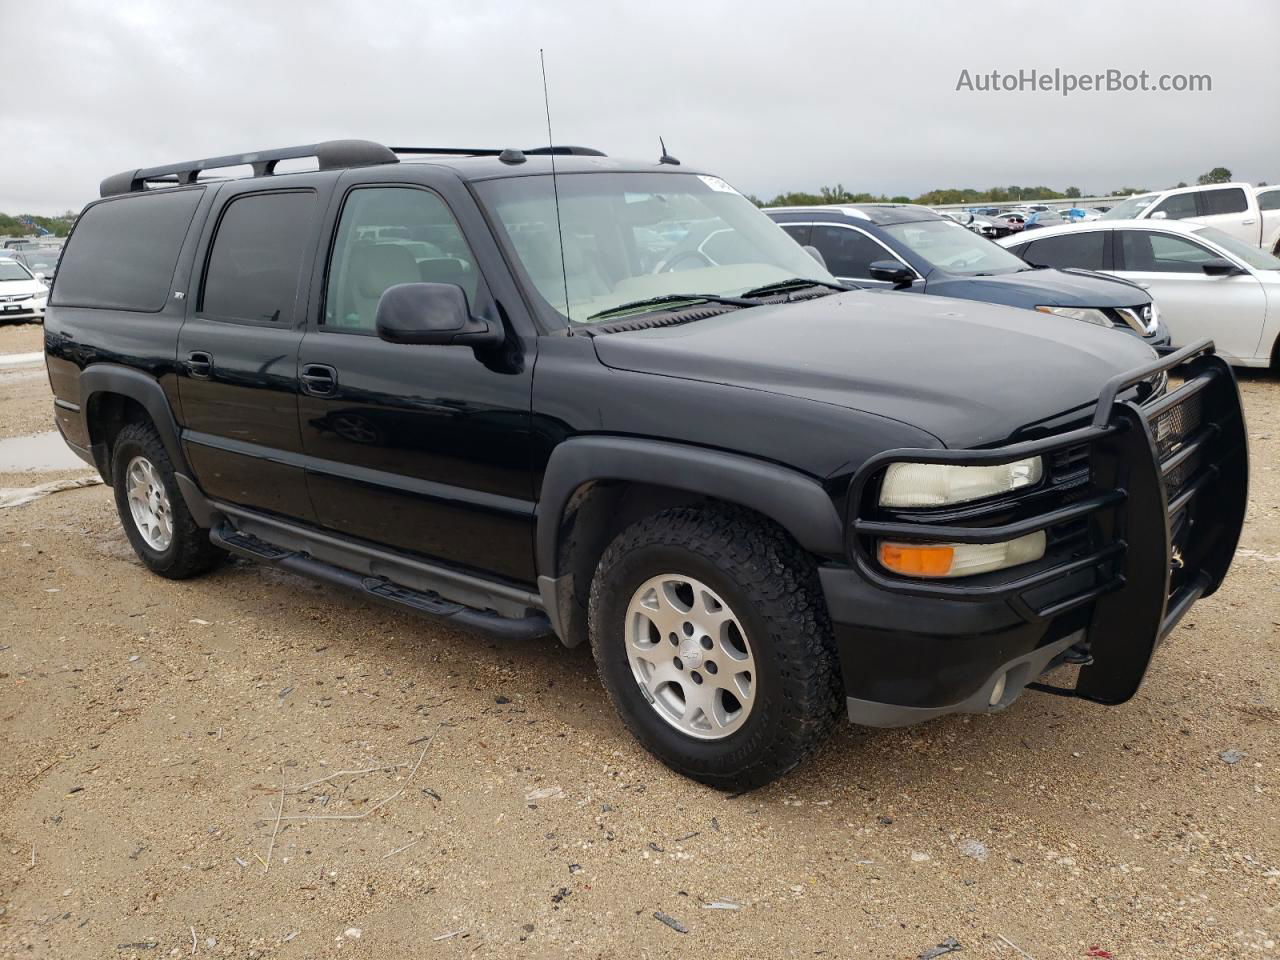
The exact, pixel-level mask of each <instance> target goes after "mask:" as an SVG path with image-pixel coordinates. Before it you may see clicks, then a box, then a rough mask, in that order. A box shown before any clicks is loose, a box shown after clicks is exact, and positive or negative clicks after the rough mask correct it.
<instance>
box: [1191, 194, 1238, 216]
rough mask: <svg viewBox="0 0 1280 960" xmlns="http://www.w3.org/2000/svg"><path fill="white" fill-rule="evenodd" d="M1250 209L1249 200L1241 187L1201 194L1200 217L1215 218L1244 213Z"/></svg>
mask: <svg viewBox="0 0 1280 960" xmlns="http://www.w3.org/2000/svg"><path fill="white" fill-rule="evenodd" d="M1248 209H1249V198H1248V197H1246V196H1245V195H1244V191H1243V190H1242V189H1240V188H1239V187H1231V188H1229V189H1226V190H1206V191H1204V192H1203V193H1202V194H1200V216H1202V217H1213V216H1217V215H1218V214H1222V213H1244V212H1245V211H1246V210H1248Z"/></svg>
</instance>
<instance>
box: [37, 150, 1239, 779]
mask: <svg viewBox="0 0 1280 960" xmlns="http://www.w3.org/2000/svg"><path fill="white" fill-rule="evenodd" d="M549 149H555V150H556V151H557V152H559V154H560V156H559V158H558V160H556V166H555V168H554V169H555V175H556V180H555V183H554V185H555V186H556V190H555V191H554V192H553V191H552V190H551V186H552V182H551V181H550V176H551V174H552V169H553V168H552V167H551V164H550V162H549V161H550V160H551V159H552V158H551V157H548V156H547V155H546V154H547V152H548V150H549ZM438 153H439V151H438V150H437V149H429V148H422V149H421V150H411V149H406V148H399V150H398V152H396V151H392V150H390V149H388V148H387V147H384V146H382V145H380V144H375V143H369V142H367V141H338V142H334V143H321V144H314V145H310V146H306V147H300V148H291V149H283V150H266V151H261V152H256V153H254V154H251V155H248V156H236V157H221V158H213V159H210V160H202V161H192V162H189V163H182V164H172V165H168V166H162V167H154V168H147V169H131V170H129V171H127V172H126V173H123V174H119V175H117V176H114V177H109V178H108V179H107V180H105V181H103V184H102V189H101V193H102V199H100V200H98V201H96V202H94V203H92V204H90V205H89V206H88V207H86V208H85V210H84V212H83V214H82V215H81V216H80V218H79V220H78V221H77V223H76V226H75V228H74V232H73V233H72V236H71V238H70V240H69V241H68V242H67V247H66V253H65V255H64V258H63V263H62V267H61V269H60V271H59V276H58V281H57V283H56V284H54V287H53V300H52V304H51V306H50V308H49V312H48V315H47V318H46V331H45V344H46V351H47V354H46V356H47V364H48V373H49V382H50V384H51V386H52V388H53V392H54V395H55V406H54V413H55V416H56V418H57V423H58V426H59V429H60V430H61V431H62V432H63V435H64V436H65V438H66V440H67V442H68V444H70V446H71V447H72V449H74V450H75V451H76V452H77V453H78V454H79V455H80V456H81V457H83V458H84V459H85V460H87V461H88V462H90V463H92V464H94V465H95V466H96V467H97V468H98V469H99V470H100V471H101V473H102V475H103V477H104V479H105V480H107V482H108V483H110V484H111V485H112V488H113V492H114V496H115V501H116V506H117V509H118V512H119V514H120V520H121V523H122V524H123V526H124V530H125V533H126V535H127V536H128V539H129V541H130V543H131V544H132V546H133V549H134V551H135V552H136V554H137V556H138V557H139V559H140V560H141V562H142V563H143V564H144V565H145V566H146V567H148V568H149V569H151V570H152V571H154V572H156V573H158V574H160V575H163V576H166V577H171V578H175V579H180V578H184V577H190V576H194V575H196V574H198V573H201V572H204V571H207V570H209V569H211V568H212V567H214V566H215V565H216V564H217V563H218V562H219V561H220V559H221V558H223V557H224V556H225V554H227V553H233V554H236V555H239V556H242V557H246V558H249V559H252V560H256V561H259V562H261V563H266V564H272V565H275V566H278V567H281V568H283V569H285V570H289V571H294V572H297V573H301V574H305V575H308V576H311V577H315V578H318V579H319V580H321V581H323V582H325V583H327V584H329V585H331V586H340V587H343V588H349V589H351V590H353V591H355V592H356V593H357V594H359V595H362V596H364V597H366V598H368V599H370V600H378V601H381V602H385V603H388V604H392V605H393V606H396V607H398V608H400V609H404V610H411V611H415V612H418V613H421V614H425V615H427V616H430V617H434V618H437V619H439V620H443V621H444V622H446V623H448V624H451V625H454V626H457V627H468V628H473V629H477V630H481V631H484V632H487V633H490V634H497V635H500V636H503V637H506V638H508V639H511V640H514V639H532V638H534V637H537V636H541V635H544V634H549V633H555V634H556V635H557V636H559V637H560V638H561V640H563V641H564V642H565V643H566V644H569V645H573V644H577V643H582V642H590V643H591V646H592V652H593V653H594V656H595V661H596V665H597V668H598V670H599V673H600V676H601V679H602V681H603V683H604V686H605V688H606V690H607V691H608V694H609V697H610V698H611V699H612V701H613V703H614V705H615V706H616V708H617V710H618V712H619V714H620V715H621V717H622V719H623V721H624V722H625V724H626V725H627V727H628V728H629V729H630V730H631V731H632V732H633V733H634V734H635V736H636V737H637V738H638V739H639V740H640V742H641V743H643V744H644V746H646V747H647V748H648V749H649V750H651V751H652V752H653V753H654V754H655V755H656V756H658V757H659V758H661V759H662V760H663V761H664V762H665V763H667V764H669V765H670V766H671V767H672V768H673V769H675V770H678V771H679V772H681V773H683V774H686V775H688V776H691V777H694V778H697V779H698V780H701V781H703V782H706V783H709V784H712V785H714V786H716V787H720V788H724V789H731V790H742V789H746V788H750V787H754V786H757V785H760V784H763V783H766V782H768V781H770V780H771V779H773V778H775V777H777V776H780V775H781V774H783V773H785V772H786V771H788V770H790V769H792V768H793V767H794V766H795V765H796V764H797V763H799V762H800V761H801V759H802V758H803V757H805V756H806V755H807V754H809V753H810V752H811V751H812V750H814V749H815V748H816V747H817V746H818V745H819V744H820V743H821V742H822V741H823V740H824V739H825V738H826V736H827V735H828V734H829V733H830V732H831V730H832V728H833V726H834V725H835V723H836V721H837V718H838V717H839V716H840V715H841V714H845V715H847V716H848V717H849V718H850V719H852V720H854V721H856V722H859V723H867V724H872V725H880V726H892V725H900V724H909V723H916V722H919V721H922V720H926V719H928V718H930V717H935V716H938V715H941V714H947V713H955V712H977V713H988V712H992V711H995V710H999V709H1002V708H1004V707H1005V706H1007V705H1008V704H1009V703H1011V702H1012V701H1013V700H1014V699H1016V698H1017V697H1018V696H1019V695H1021V694H1022V692H1023V691H1024V690H1026V689H1028V685H1029V684H1035V683H1037V682H1038V681H1037V679H1036V678H1038V677H1040V676H1041V675H1042V674H1043V673H1045V671H1046V670H1048V669H1050V668H1053V667H1055V666H1057V665H1059V664H1062V663H1066V662H1071V663H1076V664H1084V665H1083V666H1081V667H1080V670H1079V673H1078V676H1077V675H1074V674H1073V675H1072V677H1071V679H1070V681H1069V682H1070V683H1071V684H1072V685H1071V686H1061V687H1060V688H1057V689H1055V690H1054V691H1053V692H1056V693H1060V694H1066V695H1071V696H1077V697H1083V698H1085V699H1088V700H1091V701H1094V702H1098V703H1120V702H1123V701H1125V700H1128V699H1129V698H1131V697H1132V696H1133V695H1134V694H1135V693H1136V691H1137V690H1138V688H1139V685H1140V684H1141V682H1142V678H1143V676H1144V674H1145V673H1146V671H1147V668H1148V663H1149V661H1150V660H1151V659H1152V656H1153V654H1154V652H1155V650H1156V647H1157V644H1158V643H1159V642H1160V640H1161V639H1162V638H1163V637H1165V636H1166V635H1168V633H1169V632H1170V631H1171V630H1172V629H1173V628H1174V626H1175V625H1176V624H1177V622H1178V621H1179V619H1180V618H1181V617H1182V616H1183V614H1185V613H1186V612H1187V610H1188V609H1190V607H1191V606H1192V604H1194V603H1195V602H1196V601H1197V600H1198V599H1199V598H1200V597H1202V596H1206V595H1208V594H1211V593H1212V592H1213V591H1214V590H1215V589H1216V588H1217V587H1218V585H1219V584H1220V583H1221V581H1222V579H1223V577H1224V576H1225V575H1226V572H1227V570H1228V567H1229V565H1230V563H1231V558H1232V556H1233V554H1234V552H1235V547H1236V542H1237V539H1238V536H1239V533H1240V529H1241V525H1242V523H1243V516H1244V510H1245V503H1246V477H1247V471H1248V461H1247V448H1246V443H1245V436H1244V419H1243V412H1242V410H1241V406H1240V397H1239V394H1238V391H1237V389H1236V385H1235V381H1234V379H1233V377H1232V374H1231V370H1230V368H1229V367H1227V366H1226V365H1225V364H1224V363H1223V362H1222V361H1221V360H1220V359H1218V358H1217V357H1215V356H1214V355H1213V348H1212V345H1210V344H1199V345H1196V346H1194V347H1191V348H1189V349H1187V350H1185V351H1183V352H1181V353H1179V354H1177V355H1173V356H1168V357H1163V358H1157V357H1156V355H1155V354H1154V352H1153V351H1152V350H1151V348H1150V347H1148V346H1147V345H1145V344H1144V343H1142V342H1141V341H1140V340H1138V339H1136V338H1132V337H1119V336H1116V335H1115V334H1114V333H1112V332H1111V331H1109V330H1102V329H1097V328H1094V327H1092V326H1090V325H1088V324H1081V323H1078V322H1076V321H1074V320H1068V319H1065V318H1062V317H1053V316H1045V317H1037V318H1035V319H1036V322H1028V321H1029V318H1028V316H1027V314H1026V313H1025V311H1020V310H1013V309H1008V308H1005V307H1000V306H993V305H991V304H977V303H967V304H962V303H958V302H955V301H942V300H937V299H934V298H925V297H915V296H910V295H907V294H900V293H893V292H885V291H878V290H863V291H850V290H847V289H845V288H844V287H843V286H842V285H841V284H839V283H838V282H837V281H836V279H835V278H834V277H833V276H832V275H831V274H830V273H828V272H827V271H826V270H824V269H823V268H822V267H821V266H820V265H819V264H818V263H816V262H815V261H814V259H813V258H812V257H811V256H810V255H809V254H808V253H806V252H805V251H804V250H802V249H801V248H800V247H798V246H796V244H795V243H793V242H792V241H791V240H790V239H788V237H787V236H786V234H785V233H784V232H783V231H782V230H780V229H779V228H778V227H777V226H776V225H775V224H773V223H772V222H771V221H770V220H769V218H768V217H766V216H765V215H764V214H763V213H761V212H760V211H759V210H758V209H757V208H756V207H755V206H754V205H753V204H752V203H751V202H750V201H749V200H747V199H746V198H744V197H743V196H741V195H740V194H739V193H737V192H736V191H735V190H734V189H733V188H732V187H731V186H729V185H728V184H727V183H725V182H724V181H723V180H721V179H719V178H717V177H714V176H710V175H706V174H700V173H697V172H694V171H690V170H688V169H687V168H684V167H681V166H679V165H675V164H671V163H670V162H664V163H655V162H648V163H628V162H623V161H618V160H610V159H608V158H606V157H604V156H603V155H601V154H600V153H599V151H592V150H585V149H583V148H569V147H560V148H541V149H537V150H528V151H521V150H515V149H506V150H496V149H495V150H492V151H479V152H476V151H472V152H471V153H472V154H473V155H470V156H467V155H463V154H464V153H466V151H463V150H455V151H453V155H450V156H444V157H440V156H436V157H434V158H430V157H429V158H427V159H422V158H419V159H418V162H413V163H407V162H400V160H399V156H400V155H404V156H406V157H412V156H415V155H419V154H427V155H431V154H438ZM306 156H315V157H316V159H317V161H318V166H319V169H318V170H316V171H313V172H309V173H285V174H279V175H276V174H273V173H270V172H268V171H271V170H272V169H273V167H274V166H275V164H276V162H277V161H280V160H284V159H294V158H298V157H306ZM664 159H666V158H664ZM249 160H252V161H253V163H254V165H255V168H256V169H257V170H259V171H262V172H261V174H260V175H256V176H252V177H248V178H245V179H240V180H224V181H217V182H206V183H191V182H190V181H191V180H193V179H194V177H195V174H196V172H197V171H198V170H200V169H203V168H207V167H210V166H227V165H233V164H242V163H246V162H248V161H249ZM174 181H176V182H174ZM149 183H150V184H153V186H152V187H151V188H148V187H147V185H148V184H149ZM166 184H169V185H166ZM931 216H932V215H931ZM676 218H679V219H680V220H681V221H682V222H684V223H688V224H692V225H693V226H690V227H689V228H687V229H682V230H680V231H673V239H672V241H671V243H670V245H669V246H668V247H667V249H666V250H665V251H664V252H663V253H662V259H661V260H660V261H659V264H658V267H657V268H656V270H655V269H654V268H651V267H649V266H648V265H647V263H646V262H645V261H644V260H643V259H642V258H641V257H640V255H639V253H638V251H636V250H634V249H633V247H632V245H631V243H630V241H631V239H632V238H633V232H634V231H635V230H637V229H640V228H648V229H650V230H651V231H652V232H654V233H657V234H663V233H664V229H663V228H664V226H665V225H666V224H667V223H668V222H670V221H672V220H675V219H676ZM712 224H715V225H717V226H716V229H715V230H710V231H709V230H707V229H706V227H707V226H709V225H712ZM937 225H939V224H936V223H933V222H932V221H931V224H930V226H929V229H932V228H933V227H934V226H937ZM369 227H375V228H390V229H392V230H394V228H397V227H405V228H409V229H410V231H411V236H414V237H421V238H422V241H423V242H428V243H432V244H434V245H435V246H436V247H438V248H440V249H441V250H442V251H444V252H445V254H446V255H445V256H444V257H427V258H424V259H421V260H419V259H417V258H416V257H415V255H414V253H413V252H412V251H411V250H410V249H407V248H406V246H405V245H404V244H403V243H400V242H391V243H387V242H383V241H382V239H381V235H380V234H378V235H376V236H377V237H378V239H374V240H369V239H362V238H361V233H362V231H366V230H367V228H369ZM695 227H696V229H695ZM947 229H950V230H952V231H954V232H955V234H956V235H957V236H959V237H963V238H965V240H966V242H968V243H973V242H976V238H973V237H972V236H971V235H970V234H968V233H966V232H964V231H963V229H962V228H960V227H958V226H956V225H954V224H951V225H947ZM392 235H394V234H392ZM712 239H713V243H712V245H711V246H708V241H709V240H712ZM986 247H988V248H989V251H988V250H987V249H984V250H983V253H984V254H985V253H988V252H991V253H995V254H999V255H1000V256H1005V257H1007V256H1008V254H1007V253H1006V252H1005V251H1003V250H1001V249H1000V248H998V247H996V246H994V245H990V244H988V245H986ZM1170 371H1175V372H1178V373H1180V374H1182V375H1184V376H1185V377H1186V382H1185V385H1184V386H1182V387H1181V388H1179V389H1178V390H1176V391H1174V392H1168V393H1166V392H1164V388H1163V379H1164V375H1165V374H1166V373H1168V372H1170ZM353 413H354V414H356V415H358V416H367V418H368V419H369V420H370V421H371V422H372V424H373V426H374V428H375V429H374V430H373V431H370V430H367V429H365V428H364V426H363V425H361V424H358V423H357V424H354V425H352V424H350V423H348V424H347V426H342V427H340V426H339V418H340V417H345V416H348V415H350V414H353ZM392 413H395V414H398V417H397V416H391V414H392ZM374 414H376V415H377V416H376V418H375V417H373V416H372V415H374ZM1200 423H1212V424H1213V425H1214V427H1215V429H1214V430H1213V431H1206V430H1201V429H1200V428H1199V424H1200ZM437 438H439V444H437V442H436V441H437ZM1157 438H1158V439H1157ZM1187 451H1193V452H1194V453H1195V458H1194V459H1192V460H1188V459H1187V457H1188V453H1187ZM278 590H279V591H281V592H283V591H287V587H285V586H281V587H279V588H278ZM284 615H285V616H287V614H284ZM474 655H475V656H479V657H484V656H488V655H489V653H488V650H487V648H485V647H481V646H477V648H476V652H475V654H474ZM1037 689H1039V688H1038V687H1037Z"/></svg>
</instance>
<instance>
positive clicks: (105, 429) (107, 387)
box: [80, 363, 189, 483]
mask: <svg viewBox="0 0 1280 960" xmlns="http://www.w3.org/2000/svg"><path fill="white" fill-rule="evenodd" d="M80 397H81V409H82V410H83V411H84V419H85V429H86V432H87V435H88V437H89V445H90V449H91V450H92V452H93V459H94V463H95V464H96V465H97V467H98V472H99V473H101V474H102V475H103V477H104V478H105V479H106V480H107V482H108V483H110V482H111V480H110V478H111V443H112V442H113V441H114V439H115V436H116V434H117V433H119V431H120V428H121V427H122V426H123V425H124V424H125V423H127V422H129V421H130V420H132V419H134V418H136V417H137V415H138V413H139V411H141V413H144V414H145V415H146V416H147V417H148V418H149V419H150V420H151V423H152V424H153V425H154V426H155V428H156V432H157V433H159V434H160V439H161V440H162V441H163V442H164V447H165V452H166V453H168V454H169V459H170V460H171V462H172V463H173V466H174V469H175V470H176V471H178V472H180V473H189V470H188V467H187V460H186V456H185V454H184V453H183V452H182V444H181V443H180V442H179V435H178V423H177V420H176V419H175V418H174V416H173V410H172V408H171V407H170V405H169V398H168V397H167V396H166V395H165V392H164V388H163V387H162V386H160V383H159V381H158V380H156V379H155V378H154V377H152V376H150V375H149V374H146V373H143V372H142V371H141V370H135V369H133V368H132V367H125V366H121V365H119V364H114V363H95V364H91V365H89V366H88V367H86V368H85V369H84V371H83V372H82V373H81V374H80Z"/></svg>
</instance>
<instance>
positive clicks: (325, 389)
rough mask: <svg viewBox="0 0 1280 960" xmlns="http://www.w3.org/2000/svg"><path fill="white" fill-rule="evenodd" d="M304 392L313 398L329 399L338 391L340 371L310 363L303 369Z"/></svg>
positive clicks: (320, 364)
mask: <svg viewBox="0 0 1280 960" xmlns="http://www.w3.org/2000/svg"><path fill="white" fill-rule="evenodd" d="M299 379H300V380H301V381H302V390H303V392H304V393H309V394H311V396H313V397H329V396H332V395H333V394H334V393H335V392H336V391H337V389H338V371H337V370H335V369H333V367H330V366H326V365H325V364H323V363H308V364H306V365H305V366H304V367H303V368H302V376H301V377H300V378H299Z"/></svg>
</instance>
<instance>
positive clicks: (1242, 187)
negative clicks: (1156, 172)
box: [1102, 183, 1280, 251]
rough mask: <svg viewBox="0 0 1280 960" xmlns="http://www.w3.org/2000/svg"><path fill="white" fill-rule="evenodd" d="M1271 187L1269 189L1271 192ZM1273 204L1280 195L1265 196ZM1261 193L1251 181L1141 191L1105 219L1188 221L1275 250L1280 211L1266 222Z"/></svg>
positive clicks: (1119, 205)
mask: <svg viewBox="0 0 1280 960" xmlns="http://www.w3.org/2000/svg"><path fill="white" fill-rule="evenodd" d="M1269 190H1270V188H1268V192H1269ZM1265 198H1266V201H1267V203H1268V204H1271V205H1272V206H1274V205H1275V204H1276V202H1277V200H1280V196H1276V195H1266V196H1265ZM1262 199H1263V197H1262V196H1259V194H1257V193H1256V192H1255V190H1254V187H1253V185H1252V184H1248V183H1214V184H1209V185H1207V186H1202V187H1179V188H1177V189H1174V190H1161V191H1160V192H1158V193H1140V194H1137V195H1136V196H1132V197H1130V198H1129V199H1128V200H1125V201H1123V202H1121V203H1118V204H1116V205H1115V206H1114V207H1112V208H1111V209H1110V210H1108V211H1107V212H1106V213H1104V214H1103V215H1102V219H1103V220H1166V219H1167V220H1189V221H1191V222H1192V223H1203V224H1204V225H1206V226H1210V227H1216V228H1217V229H1219V230H1221V231H1222V232H1223V233H1226V234H1229V235H1230V236H1233V237H1235V238H1236V239H1237V240H1242V241H1244V242H1245V243H1248V244H1252V245H1253V246H1257V247H1261V248H1262V249H1264V250H1268V251H1270V250H1272V249H1273V248H1274V246H1275V244H1276V242H1277V233H1278V232H1280V213H1278V212H1272V215H1271V217H1270V218H1269V219H1268V220H1266V221H1265V222H1264V219H1263V214H1262V211H1261V210H1260V209H1259V206H1260V200H1262Z"/></svg>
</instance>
